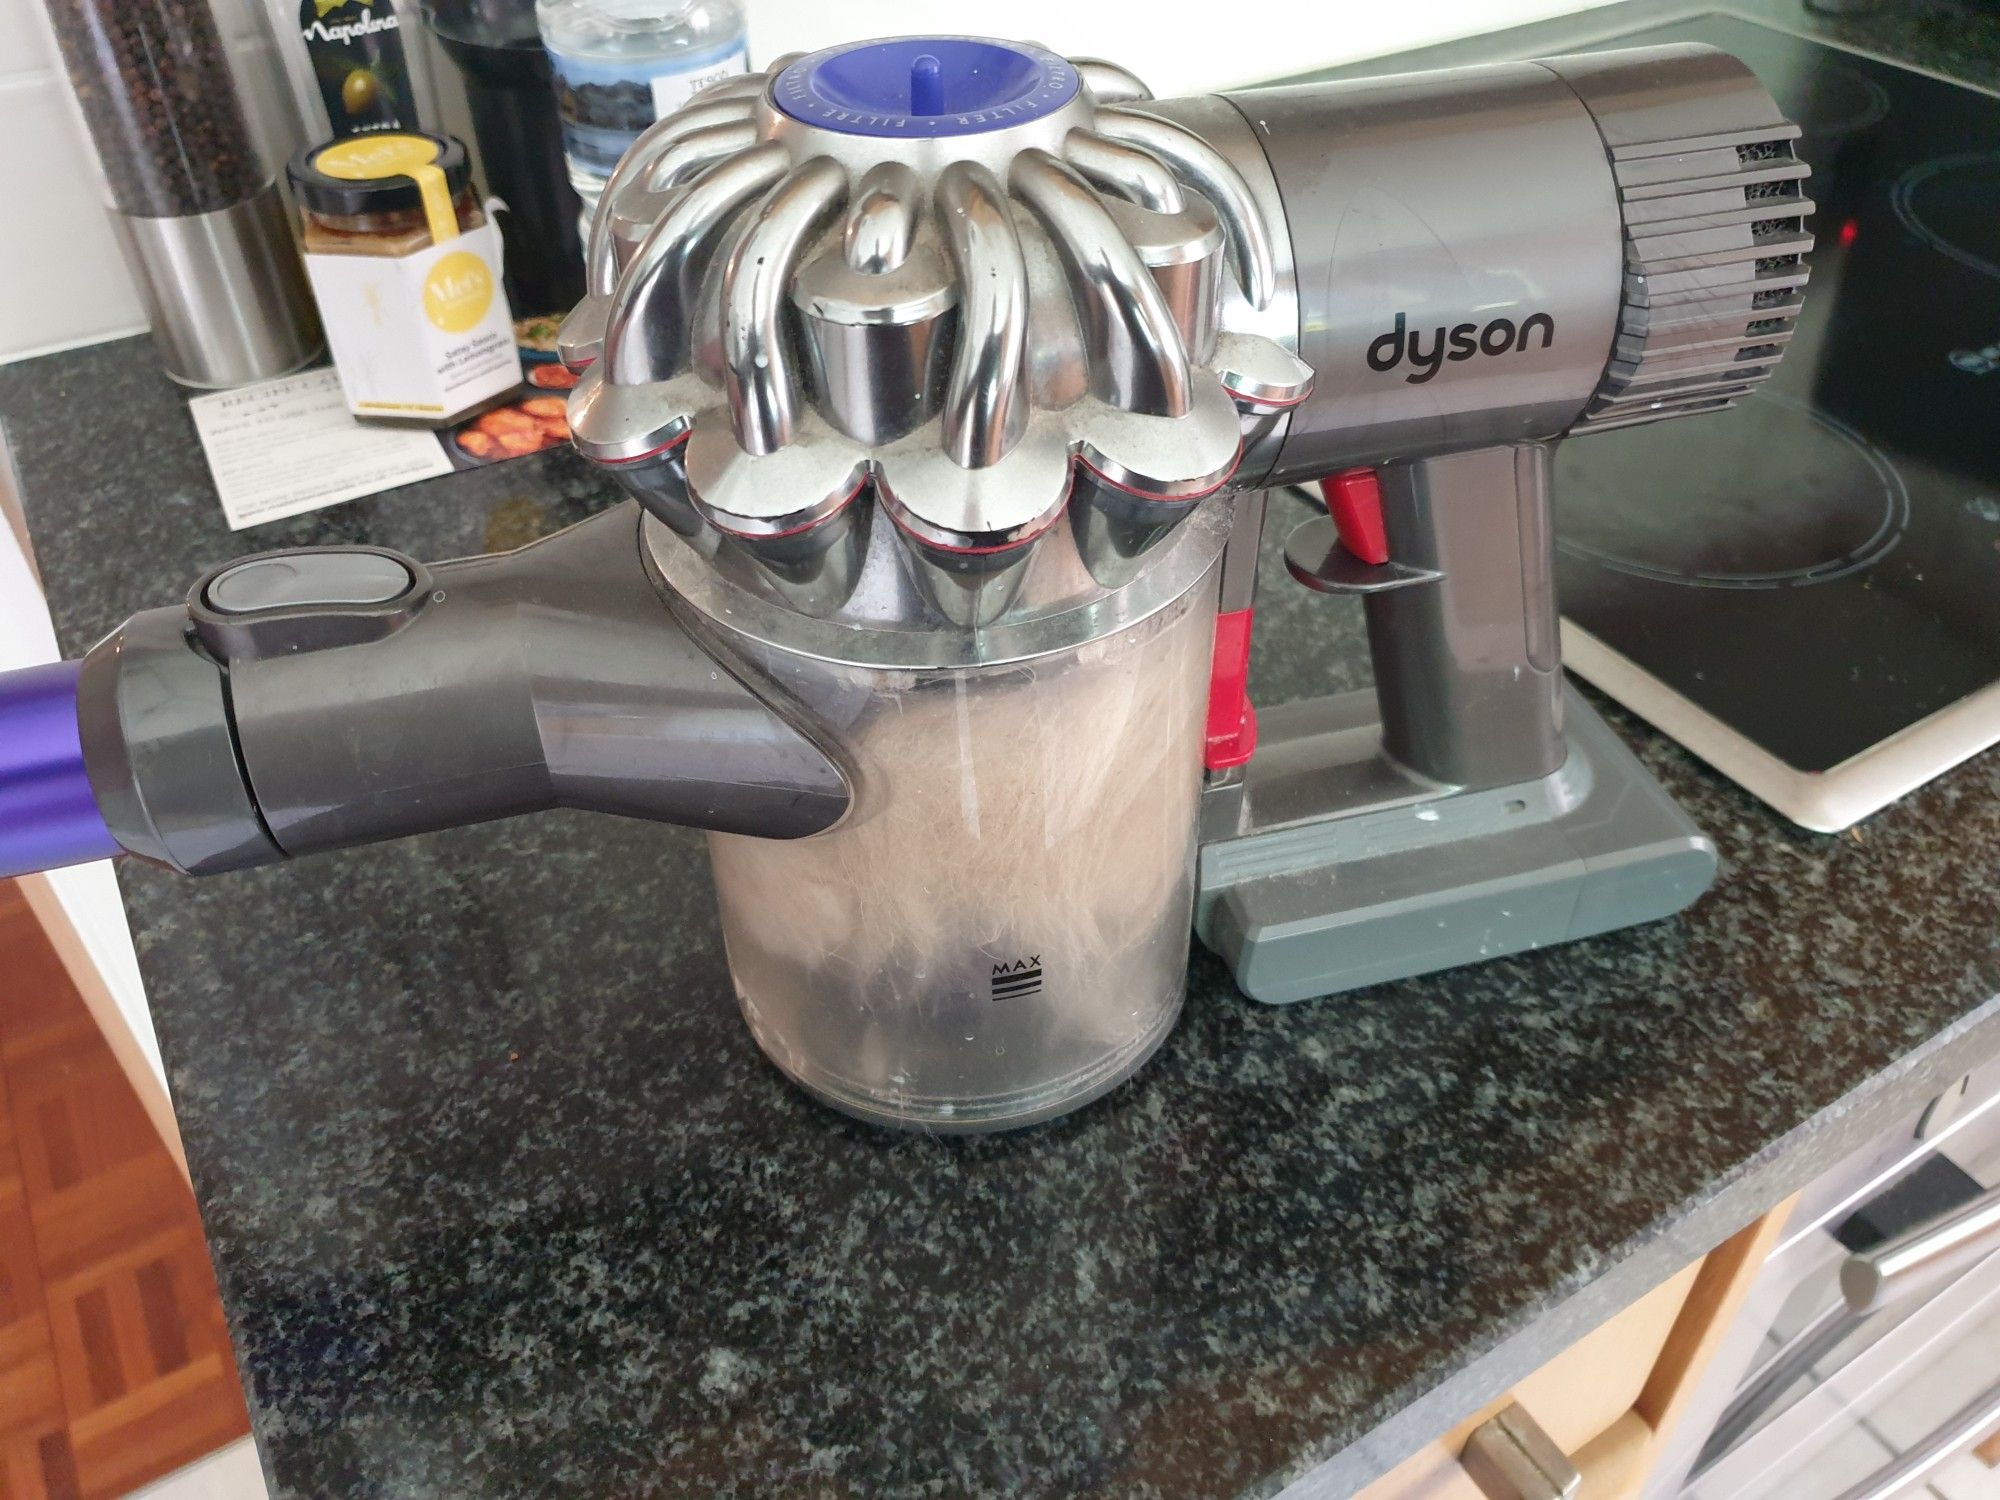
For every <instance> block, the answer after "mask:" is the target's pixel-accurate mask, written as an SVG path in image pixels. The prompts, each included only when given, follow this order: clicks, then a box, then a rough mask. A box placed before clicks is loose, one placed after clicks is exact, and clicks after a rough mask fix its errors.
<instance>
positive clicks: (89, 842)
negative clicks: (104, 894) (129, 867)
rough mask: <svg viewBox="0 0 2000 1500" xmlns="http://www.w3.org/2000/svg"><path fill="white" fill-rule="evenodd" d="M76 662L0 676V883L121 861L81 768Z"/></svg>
mask: <svg viewBox="0 0 2000 1500" xmlns="http://www.w3.org/2000/svg"><path fill="white" fill-rule="evenodd" d="M82 665H83V664H82V663H81V662H73V661H63V662H55V663H53V664H51V665H49V666H46V667H29V668H27V669H25V670H24V671H19V672H0V876H8V875H26V874H30V873H31V872H33V871H36V870H53V869H55V868H56V867H58V866H59V865H80V864H82V863H84V862H85V861H86V860H93V859H106V858H108V857H110V856H111V855H113V854H122V853H124V850H123V849H121V848H120V847H119V844H118V841H117V840H116V839H114V838H113V837H112V836H111V830H110V829H108V828H106V827H105V826H104V816H103V814H101V813H100V812H98V810H97V798H96V796H95V795H94V794H93V793H92V792H91V790H90V778H89V776H88V775H86V774H85V773H84V769H83V742H82V740H81V739H80V738H79V737H78V734H77V727H76V680H77V676H78V674H79V673H80V672H81V671H82Z"/></svg>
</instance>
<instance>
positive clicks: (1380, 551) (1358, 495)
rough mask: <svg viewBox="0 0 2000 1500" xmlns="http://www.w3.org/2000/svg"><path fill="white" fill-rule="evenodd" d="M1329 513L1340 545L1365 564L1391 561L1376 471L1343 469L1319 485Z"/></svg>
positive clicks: (1376, 564) (1376, 565)
mask: <svg viewBox="0 0 2000 1500" xmlns="http://www.w3.org/2000/svg"><path fill="white" fill-rule="evenodd" d="M1319 492H1320V494H1321V495H1323V496H1325V497H1326V513H1327V514H1328V515H1330V516H1332V517H1333V525H1334V529H1335V530H1336V531H1338V532H1339V533H1340V545H1341V546H1343V547H1345V548H1346V549H1347V550H1348V551H1349V552H1352V553H1353V554H1354V555H1355V556H1356V557H1358V558H1360V559H1361V560H1362V561H1363V562H1365V563H1368V564H1370V565H1371V566H1374V567H1378V568H1379V567H1380V566H1381V565H1382V564H1383V563H1385V562H1387V561H1388V560H1389V533H1388V530H1387V528H1385V527H1384V526H1383V524H1382V486H1381V484H1380V483H1378V482H1377V480H1376V478H1375V471H1374V470H1373V469H1343V470H1342V471H1341V472H1340V473H1338V474H1334V475H1332V476H1330V477H1328V478H1326V479H1322V480H1321V481H1320V482H1319Z"/></svg>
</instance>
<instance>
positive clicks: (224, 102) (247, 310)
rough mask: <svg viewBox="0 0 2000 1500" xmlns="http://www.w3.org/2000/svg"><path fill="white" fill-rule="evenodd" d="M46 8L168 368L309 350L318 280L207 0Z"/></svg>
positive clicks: (76, 2)
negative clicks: (247, 115) (305, 262)
mask: <svg viewBox="0 0 2000 1500" xmlns="http://www.w3.org/2000/svg"><path fill="white" fill-rule="evenodd" d="M48 14H49V20H50V23H51V25H52V27H53V29H54V32H55V39H56V45H57V48H58V50H59V51H60V52H61V54H62V59H63V65H64V68H65V69H66V70H67V72H68V74H69V79H70V84H71V86H72V88H73V90H74V92H75V99H76V104H77V107H78V110H79V112H80V113H81V115H82V118H83V124H84V128H85V130H86V132H87V133H88V134H89V136H90V140H91V143H92V145H93V146H95V148H96V152H97V159H98V162H99V164H100V166H101V167H102V169H103V177H104V186H105V190H106V193H107V195H108V197H109V198H110V200H111V201H110V207H111V210H112V223H113V225H114V227H115V228H116V229H117V231H118V236H119V240H120V242H121V245H122V247H123V249H124V251H125V258H126V262H127V264H128V265H129V266H130V268H131V271H132V277H133V280H134V281H135V282H136V283H137V284H138V288H139V294H140V296H141V298H142V299H143V300H144V302H145V305H146V313H147V317H148V320H149V321H150V322H151V324H152V328H153V341H154V343H155V344H156V345H157V346H158V347H159V351H160V358H161V360H162V361H163V363H164V364H165V365H166V369H167V373H168V374H169V375H171V376H172V377H173V378H174V379H175V380H177V381H179V382H181V384H183V385H191V386H198V387H202V388H207V389H215V388H220V387H225V386H234V385H243V384H245V383H247V382H250V381H253V380H264V379H268V378H270V377H271V376H274V375H282V374H285V373H287V372H288V371H291V370H296V369H299V368H300V367H301V366H303V365H305V364H307V363H309V362H310V361H311V360H312V359H313V358H314V357H315V356H316V355H317V354H318V353H319V350H320V348H321V342H320V331H319V322H318V319H317V317H316V316H315V315H314V312H313V304H312V294H311V293H310V292H309V291H308V290H307V288H306V282H305V275H304V271H303V268H302V266H301V265H300V262H299V255H298V249H297V246H296V244H295V243H294V241H293V238H292V229H291V222H290V217H289V215H287V213H286V212H285V205H284V200H283V198H282V197H281V196H280V195H279V192H278V187H277V183H276V179H275V176H274V174H273V173H272V172H271V171H270V169H269V168H268V167H267V165H266V164H265V163H264V162H263V161H262V160H261V158H260V156H259V154H258V151H257V149H256V147H255V145H254V144H253V143H252V140H251V136H250V128H249V125H248V124H247V122H246V121H245V119H244V115H243V107H242V103H241V101H240V100H239V98H238V96H237V92H236V87H235V81H234V79H233V78H232V76H231V74H230V69H229V61H228V58H227V56H226V54H225V52H224V50H223V43H222V35H221V32H220V31H219V29H218V28H217V26H216V22H215V16H214V14H213V12H211V11H210V9H209V5H208V0H157V3H153V4H147V5H126V4H123V3H120V0H48Z"/></svg>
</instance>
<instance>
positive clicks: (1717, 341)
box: [1576, 115, 1813, 432]
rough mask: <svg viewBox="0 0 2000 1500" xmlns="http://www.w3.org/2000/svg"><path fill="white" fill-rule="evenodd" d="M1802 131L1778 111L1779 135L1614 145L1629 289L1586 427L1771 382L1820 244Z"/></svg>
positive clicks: (1700, 406)
mask: <svg viewBox="0 0 2000 1500" xmlns="http://www.w3.org/2000/svg"><path fill="white" fill-rule="evenodd" d="M1798 134H1799V129H1798V127H1797V126H1796V125H1793V124H1790V123H1788V122H1786V121H1785V120H1783V119H1781V118H1777V117H1776V116H1775V115H1774V117H1773V120H1772V123H1771V124H1770V126H1769V127H1768V128H1767V129H1759V130H1753V131H1748V132H1740V133H1732V134H1728V135H1711V136H1694V137H1684V138H1680V139H1674V140H1662V141H1649V142H1644V143H1639V144H1630V145H1623V146H1617V147H1613V148H1612V149H1611V166H1612V172H1613V175H1614V178H1615V180H1616V182H1617V187H1618V196H1619V207H1620V210H1621V212H1622V213H1623V215H1624V220H1625V293H1624V300H1623V304H1622V306H1621V307H1620V309H1619V318H1618V336H1617V339H1616V341H1615V342H1614V344H1613V346H1612V351H1611V359H1610V362H1609V364H1608V365H1607V366H1606V367H1605V371H1604V378H1603V379H1602V380H1601V381H1600V382H1599V384H1598V388H1597V391H1596V393H1595V394H1594V395H1593V396H1592V397H1591V399H1590V402H1589V404H1588V406H1587V407H1586V408H1585V411H1584V415H1583V416H1582V418H1581V419H1580V420H1579V421H1578V423H1577V425H1576V430H1577V431H1580V432H1584V431H1599V430H1603V429H1605V428H1611V427H1624V426H1629V425H1632V424H1635V423H1639V422H1651V421H1656V420H1658V419H1659V418H1662V417H1673V416H1682V415H1686V414H1689V413H1692V412H1697V411H1715V410H1720V409H1722V408H1724V407H1728V406H1733V405H1735V404H1736V402H1737V401H1738V400H1740V399H1741V398H1742V397H1743V395H1744V394H1745V393H1746V392H1748V391H1749V390H1750V389H1751V388H1752V387H1754V386H1756V385H1758V384H1759V383H1760V382H1762V381H1765V380H1768V379H1769V378H1770V377H1771V373H1772V372H1773V371H1774V370H1775V369H1776V368H1777V365H1778V361H1779V360H1780V359H1781V358H1782V357H1783V356H1784V352H1785V346H1786V344H1788V343H1790V342H1791V338H1792V333H1793V329H1794V325H1795V324H1796V322H1797V318H1798V310H1799V306H1800V304H1801V302H1802V300H1803V296H1804V291H1805V284H1806V277H1807V274H1808V268H1807V265H1806V253H1807V252H1808V251H1809V250H1811V248H1812V236H1811V235H1810V234H1808V233H1807V232H1806V228H1805V219H1806V216H1807V215H1808V214H1810V213H1811V212H1812V211H1813V205H1812V202H1811V201H1810V200H1809V199H1808V198H1806V197H1805V195H1804V184H1805V179H1806V176H1807V174H1808V172H1809V171H1810V170H1811V169H1810V168H1809V167H1807V165H1806V163H1805V162H1803V161H1801V160H1800V159H1799V158H1798V155H1797V153H1796V152H1795V150H1794V147H1793V143H1794V142H1795V141H1796V140H1797V138H1798Z"/></svg>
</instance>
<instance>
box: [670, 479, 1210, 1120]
mask: <svg viewBox="0 0 2000 1500" xmlns="http://www.w3.org/2000/svg"><path fill="white" fill-rule="evenodd" d="M1221 524H1222V523H1221V522H1220V520H1219V519H1217V520H1216V521H1215V523H1214V524H1213V525H1207V524H1203V523H1202V522H1201V521H1199V520H1197V521H1194V522H1190V523H1189V524H1188V525H1185V526H1183V527H1181V528H1180V531H1179V532H1178V533H1177V534H1176V535H1175V537H1174V538H1173V540H1172V542H1171V543H1170V544H1168V545H1166V546H1162V547H1161V548H1159V549H1158V551H1159V553H1163V554H1168V556H1166V557H1164V558H1159V559H1157V560H1156V559H1151V558H1149V559H1148V561H1149V562H1151V563H1153V564H1154V566H1152V567H1150V568H1149V569H1148V572H1147V576H1146V577H1144V578H1142V579H1141V580H1139V581H1138V582H1137V583H1136V584H1134V585H1132V586H1129V587H1127V588H1126V589H1124V590H1122V591H1121V592H1119V593H1118V594H1117V595H1115V596H1112V597H1111V598H1110V599H1105V598H1102V597H1100V598H1098V599H1096V600H1095V601H1094V603H1091V604H1087V605H1084V606H1081V607H1078V608H1074V609H1071V610H1069V611H1067V612H1062V611H1058V612H1056V613H1054V614H1052V615H1042V616H1041V617H1039V618H1033V619H1030V620H1028V621H1027V622H1026V623H1023V624H1018V625H1008V624H1002V625H1000V626H997V627H989V628H987V629H986V630H983V631H979V632H973V633H970V634H968V633H965V632H961V631H955V630H945V631H938V632H935V633H926V632H920V631H918V632H912V631H901V630H878V629H870V628H866V627H862V628H858V629H857V628H844V627H841V626H838V625H834V624H832V622H828V621H823V620H812V621H808V620H804V619H801V618H799V617H796V616H794V617H791V618H790V619H786V618H785V611H783V610H782V608H778V607H774V606H769V605H766V604H764V603H762V602H761V601H755V600H751V599H748V598H747V597H744V596H738V597H736V598H734V599H725V600H723V601H722V603H721V608H722V610H726V613H725V614H722V615H721V619H722V621H723V622H724V623H725V624H726V625H728V626H730V627H738V628H741V627H748V629H749V630H751V631H753V632H757V633H760V634H762V633H769V634H776V633H779V632H780V631H782V630H785V629H786V628H788V627H789V629H790V630H791V632H792V633H793V635H794V636H795V637H796V636H797V635H798V634H799V633H800V627H804V633H805V634H806V635H807V636H809V637H810V638H809V639H803V640H800V639H796V638H795V640H794V641H793V642H792V643H791V644H790V645H789V646H778V645H775V644H772V643H771V642H769V641H755V640H751V639H747V638H745V637H744V636H742V635H738V634H737V633H736V629H733V628H732V629H729V630H726V631H725V632H724V638H725V639H726V640H728V641H729V644H730V645H731V646H732V647H733V648H734V649H735V650H737V651H738V652H739V653H740V654H741V655H743V656H745V657H746V658H748V659H749V661H750V662H751V663H752V664H753V665H754V667H755V668H756V669H757V671H758V672H759V673H760V674H761V675H764V676H766V677H767V678H769V679H770V680H772V681H774V682H776V683H777V684H779V685H780V686H781V687H782V688H783V689H784V690H785V691H786V692H788V693H790V694H792V695H793V696H795V697H796V698H797V700H798V701H799V702H800V703H801V705H802V706H804V708H805V709H806V710H807V711H808V713H809V714H810V716H811V717H812V718H813V719H814V720H815V721H817V722H818V723H819V724H821V725H823V726H830V727H831V728H832V730H833V732H834V734H835V736H836V743H837V745H838V748H839V750H840V751H841V752H842V753H843V754H844V756H845V757H846V759H847V762H848V765H849V767H850V770H851V773H852V775H853V778H854V784H855V790H856V797H855V804H854V806H853V808H852V810H851V811H850V813H849V815H848V816H847V818H846V819H845V820H844V821H843V822H842V823H840V824H839V825H837V826H836V827H834V828H833V829H832V830H830V831H829V832H827V833H824V834H820V835H817V836H814V837H812V838H807V839H800V840H794V841H784V842H780V841H773V840H765V839H757V838H749V837H744V836H740V835H733V834H711V835H710V836H709V847H710V853H711V855H712V858H713V863H714V870H715V886H716V894H717V898H718V900H719V903H720V906H721V913H722V925H723V932H724V937H725V941H726V943H727V945H728V952H729V967H730V971H731V974H732V976H733V979H734V983H735V988H736V994H737V998H738V1000H739V1002H740V1003H741V1005H742V1009H743V1014H744V1016H745V1018H746V1019H747V1020H748V1022H749V1025H750V1029H751V1031H752V1032H753V1033H754V1034H755V1036H756V1038H757V1041H758V1043H759V1044H760V1045H761V1046H762V1047H763V1049H764V1051H765V1052H766V1053H768V1054H769V1055H770V1057H771V1059H772V1060H773V1061H774V1062H776V1063H777V1065H778V1066H779V1067H780V1068H781V1069H783V1070H784V1072H785V1073H787V1074H788V1075H789V1076H790V1077H791V1078H793V1079H794V1080H795V1081H797V1082H798V1083H799V1084H801V1085H803V1086H804V1087H805V1088H806V1089H807V1090H808V1091H810V1092H811V1093H813V1094H815V1095H817V1096H818V1097H820V1098H821V1099H823V1100H825V1101H826V1102H828V1103H830V1104H832V1105H834V1106H835V1107H837V1108H839V1109H842V1110H845V1111H846V1112H848V1113H850V1114H854V1115H858V1116H861V1117H863V1118H865V1119H869V1120H872V1121H876V1122H878V1123H887V1124H896V1125H904V1126H912V1127H917V1128H922V1129H929V1130H935V1131H979V1130H999V1129H1006V1128H1009V1127H1012V1126H1019V1125H1026V1124H1031V1123H1033V1122H1035V1121H1037V1120H1042V1119H1046V1118H1048V1117H1050V1116H1053V1115H1057V1114H1061V1113H1063V1112H1064V1111H1066V1110H1070V1109H1073V1108H1075V1107H1077V1106H1078V1105H1079V1104H1081V1103H1083V1102H1085V1101H1086V1100H1088V1099H1091V1098H1093V1097H1095V1096H1096V1095H1098V1094H1101V1093H1103V1092H1105V1091H1106V1090H1108V1089H1110V1088H1112V1087H1114V1086H1115V1085H1117V1084H1118V1083H1119V1082H1121V1081H1122V1080H1124V1079H1125V1078H1127V1077H1129V1076H1130V1075H1131V1074H1132V1073H1133V1072H1134V1071H1135V1070H1136V1069H1137V1068H1138V1067H1139V1066H1140V1065H1141V1064H1142V1063H1143V1062H1144V1061H1145V1060H1146V1058H1147V1057H1148V1056H1149V1055H1150V1054H1151V1053H1152V1052H1153V1050H1154V1049H1155V1048H1156V1047H1157V1046H1158V1045H1159V1044H1160V1043H1161V1042H1162V1041H1163V1040H1164V1039H1165V1037H1166V1036H1167V1034H1168V1032H1169V1031H1170V1030H1171V1029H1172V1028H1173V1025H1174V1021H1175V1019H1176V1018H1177V1016H1178V1015H1179V1012H1180V1006H1181V997H1182V992H1183V989H1184V986H1185V982H1186V972H1187V955H1188V943H1189V924H1190V921H1191V917H1192V904H1193V890H1194V886H1193V880H1194V860H1195V848H1196V823H1197V818H1196V813H1197V806H1196V804H1197V799H1198V797H1199V795H1200V790H1201V777H1202V739H1203V732H1204V714H1205V710H1206V706H1207V699H1208V670H1209V658H1210V651H1211V644H1212V640H1213V636H1214V624H1215V608H1216V587H1217V583H1216V580H1217V573H1216V570H1215V569H1214V567H1213V566H1212V563H1213V557H1214V550H1215V549H1214V543H1215V542H1216V541H1217V540H1219V537H1220V534H1221V533H1220V526H1221ZM673 545H674V548H675V549H676V550H677V551H678V552H679V553H680V554H681V556H682V559H683V562H684V564H685V560H686V558H687V555H688V549H685V548H681V547H679V544H678V543H675V544H673ZM683 576H684V577H687V578H689V579H692V580H694V581H695V582H697V583H698V584H699V585H700V587H701V592H702V598H703V600H704V602H705V603H706V604H708V605H709V606H711V607H714V606H716V605H717V602H718V600H717V590H718V589H722V588H726V587H727V585H726V584H724V583H722V582H721V580H720V579H719V578H718V577H717V576H716V575H715V574H713V573H705V574H698V573H696V572H695V571H694V570H693V569H692V568H686V569H685V571H684V574H683ZM731 636H734V637H735V638H734V639H729V638H730V637H731ZM940 651H942V652H947V653H949V652H957V653H963V654H984V655H987V656H988V657H990V658H992V659H989V660H984V661H975V662H970V663H964V664H929V665H921V664H913V663H898V662H897V661H896V660H895V658H896V657H897V656H898V655H899V654H901V655H904V656H918V655H921V654H924V653H926V652H929V653H933V654H936V653H938V652H940ZM843 656H844V657H845V659H835V658H837V657H843ZM860 658H873V659H860Z"/></svg>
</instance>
